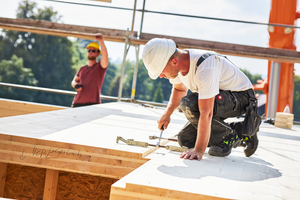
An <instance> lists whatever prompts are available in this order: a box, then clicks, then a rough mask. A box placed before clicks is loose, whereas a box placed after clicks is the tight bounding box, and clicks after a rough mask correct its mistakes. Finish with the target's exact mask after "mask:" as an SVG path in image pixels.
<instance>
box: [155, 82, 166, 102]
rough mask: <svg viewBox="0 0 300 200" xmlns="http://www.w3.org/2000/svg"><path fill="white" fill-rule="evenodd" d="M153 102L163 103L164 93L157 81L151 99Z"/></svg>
mask: <svg viewBox="0 0 300 200" xmlns="http://www.w3.org/2000/svg"><path fill="white" fill-rule="evenodd" d="M152 101H154V102H159V103H163V102H164V95H163V92H162V87H161V82H159V83H158V85H157V88H156V90H155V93H154V97H153V100H152Z"/></svg>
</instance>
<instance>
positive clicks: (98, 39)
mask: <svg viewBox="0 0 300 200" xmlns="http://www.w3.org/2000/svg"><path fill="white" fill-rule="evenodd" d="M95 37H96V40H97V41H98V42H102V41H104V39H103V35H102V34H101V33H97V34H96V35H95Z"/></svg>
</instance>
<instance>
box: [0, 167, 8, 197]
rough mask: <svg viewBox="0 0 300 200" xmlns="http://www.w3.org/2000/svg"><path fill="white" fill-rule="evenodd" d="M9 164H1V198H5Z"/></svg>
mask: <svg viewBox="0 0 300 200" xmlns="http://www.w3.org/2000/svg"><path fill="white" fill-rule="evenodd" d="M6 170H7V163H0V197H3V196H4V189H5V182H6Z"/></svg>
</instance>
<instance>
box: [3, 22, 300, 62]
mask: <svg viewBox="0 0 300 200" xmlns="http://www.w3.org/2000/svg"><path fill="white" fill-rule="evenodd" d="M0 28H3V29H7V30H14V31H24V32H32V33H37V34H46V35H54V36H60V37H69V36H70V37H76V38H82V39H88V40H94V39H95V38H94V34H95V33H102V34H103V36H104V39H105V40H107V41H112V42H125V37H126V31H125V30H117V29H105V28H95V27H87V26H77V25H68V24H60V23H55V22H50V21H42V20H30V19H10V18H0ZM136 37H137V32H133V35H132V36H130V38H129V42H130V43H132V44H138V45H145V44H146V43H147V42H148V41H149V40H150V39H152V38H155V37H158V38H170V39H173V40H174V41H175V42H176V43H177V44H178V46H179V48H193V49H205V50H210V51H216V52H218V53H220V54H225V55H232V56H240V57H248V58H258V59H266V60H272V61H275V62H287V63H300V52H297V51H293V50H287V49H275V48H265V47H256V46H247V45H239V44H231V43H222V42H213V41H206V40H198V39H189V38H181V37H174V36H168V35H156V34H149V33H141V35H140V39H137V38H136Z"/></svg>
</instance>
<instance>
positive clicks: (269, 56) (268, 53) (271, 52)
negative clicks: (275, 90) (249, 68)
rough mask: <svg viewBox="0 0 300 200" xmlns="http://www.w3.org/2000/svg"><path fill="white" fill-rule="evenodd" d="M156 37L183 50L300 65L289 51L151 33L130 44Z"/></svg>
mask: <svg viewBox="0 0 300 200" xmlns="http://www.w3.org/2000/svg"><path fill="white" fill-rule="evenodd" d="M156 37H158V38H169V39H173V40H174V41H175V42H176V44H177V45H178V46H179V48H182V49H183V48H191V49H205V50H209V51H216V52H218V53H220V54H225V55H232V56H242V57H248V58H258V59H266V60H273V61H276V62H287V63H300V52H299V51H293V50H288V49H275V48H264V47H256V46H247V45H239V44H230V43H222V42H213V41H206V40H198V39H189V38H181V37H174V36H168V35H156V34H149V33H142V34H141V35H140V40H137V39H130V42H133V43H139V44H145V43H146V42H147V41H148V40H150V39H152V38H156Z"/></svg>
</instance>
